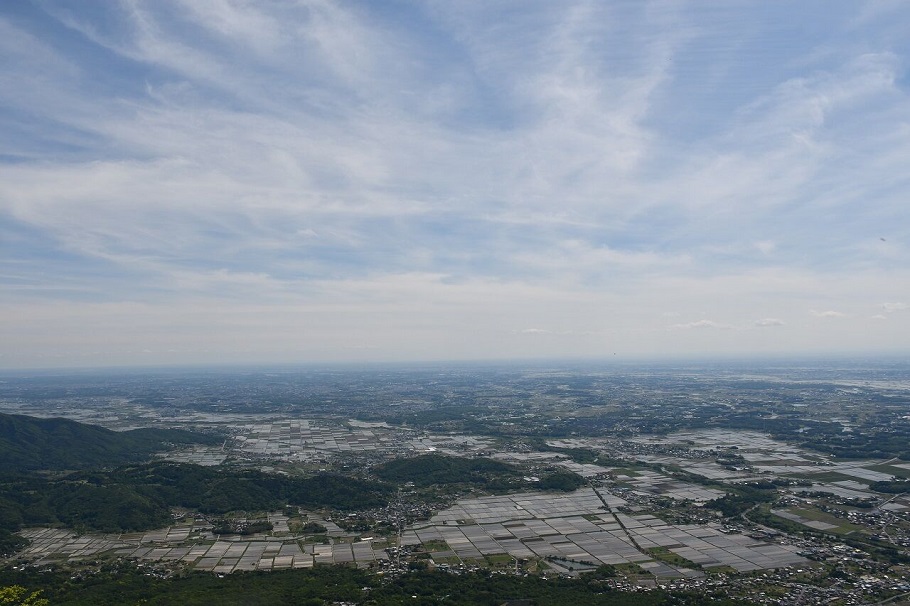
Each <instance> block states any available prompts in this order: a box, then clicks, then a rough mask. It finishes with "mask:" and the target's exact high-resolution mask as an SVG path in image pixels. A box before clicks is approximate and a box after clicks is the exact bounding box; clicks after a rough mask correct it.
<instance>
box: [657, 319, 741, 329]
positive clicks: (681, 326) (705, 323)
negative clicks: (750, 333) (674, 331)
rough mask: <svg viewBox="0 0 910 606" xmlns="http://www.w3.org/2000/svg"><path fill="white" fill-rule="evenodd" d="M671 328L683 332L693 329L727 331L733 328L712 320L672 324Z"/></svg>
mask: <svg viewBox="0 0 910 606" xmlns="http://www.w3.org/2000/svg"><path fill="white" fill-rule="evenodd" d="M672 328H678V329H683V330H689V329H693V328H720V329H724V330H728V329H731V328H733V326H732V325H730V324H724V323H722V322H715V321H714V320H696V321H694V322H686V323H685V324H674V325H673V326H672Z"/></svg>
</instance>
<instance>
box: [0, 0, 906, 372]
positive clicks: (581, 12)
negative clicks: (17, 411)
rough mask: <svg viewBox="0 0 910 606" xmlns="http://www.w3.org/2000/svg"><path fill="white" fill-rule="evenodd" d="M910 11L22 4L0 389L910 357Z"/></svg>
mask: <svg viewBox="0 0 910 606" xmlns="http://www.w3.org/2000/svg"><path fill="white" fill-rule="evenodd" d="M908 69H910V4H908V3H906V2H904V1H903V0H894V1H888V0H875V1H867V2H862V1H859V0H857V1H850V2H831V1H830V0H801V1H800V2H790V1H784V0H756V1H747V0H730V1H724V2H714V1H711V2H708V1H700V2H699V1H691V2H690V1H685V0H667V1H648V0H627V1H615V0H602V1H596V2H576V1H574V0H566V1H561V2H551V1H549V0H547V1H539V2H535V1H532V0H515V1H511V0H503V1H496V2H489V1H476V2H474V1H470V0H465V1H458V2H451V1H450V0H443V1H433V0H427V1H421V2H405V1H398V0H388V1H383V2H355V1H346V2H345V1H343V2H327V1H326V2H323V1H319V0H314V1H308V0H300V1H294V0H275V1H271V2H259V1H256V2H253V1H252V0H250V1H241V0H155V1H140V0H123V1H119V2H118V1H115V0H110V1H105V2H72V1H69V0H67V1H47V2H45V1H38V0H36V1H17V2H3V3H0V368H7V369H15V368H33V367H79V366H91V367H98V366H145V365H162V364H165V365H171V364H173V365H182V364H235V363H238V364H239V363H244V364H245V363H257V364H270V363H291V364H293V363H312V362H316V363H318V362H344V361H355V362H360V361H382V362H393V361H427V360H477V359H480V360H495V359H525V358H542V359H559V358H608V359H638V358H663V357H686V356H707V357H711V356H716V357H724V356H748V355H754V354H760V355H778V354H812V355H814V354H832V353H848V354H849V353H857V354H864V355H865V354H867V353H890V354H897V355H903V354H908V353H910V78H908Z"/></svg>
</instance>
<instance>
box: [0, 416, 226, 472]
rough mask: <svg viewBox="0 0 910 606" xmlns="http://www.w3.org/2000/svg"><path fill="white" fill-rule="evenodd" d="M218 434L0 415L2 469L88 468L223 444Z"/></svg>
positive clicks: (0, 460)
mask: <svg viewBox="0 0 910 606" xmlns="http://www.w3.org/2000/svg"><path fill="white" fill-rule="evenodd" d="M220 440H221V438H220V437H219V436H213V435H207V434H201V433H195V432H190V431H183V430H176V429H135V430H132V431H124V432H117V431H111V430H109V429H105V428H103V427H98V426H97V425H86V424H84V423H78V422H76V421H70V420H68V419H60V418H54V419H39V418H35V417H28V416H25V415H10V414H3V413H0V469H3V470H4V471H6V472H14V471H32V470H38V469H86V468H96V467H107V466H112V465H122V464H124V463H130V462H135V461H141V460H144V459H147V458H148V457H149V456H150V455H151V454H152V453H154V452H156V451H160V450H162V449H164V448H165V446H166V444H167V443H172V444H191V443H196V444H207V443H212V444H214V443H218V442H220Z"/></svg>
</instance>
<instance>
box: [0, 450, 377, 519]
mask: <svg viewBox="0 0 910 606" xmlns="http://www.w3.org/2000/svg"><path fill="white" fill-rule="evenodd" d="M392 492H393V489H392V487H391V486H389V485H386V484H382V483H379V482H373V481H368V480H360V479H356V478H350V477H345V476H338V475H334V474H328V473H321V474H317V475H315V476H312V477H308V478H292V477H287V476H279V475H271V474H265V473H262V472H259V471H251V470H236V469H220V468H219V469H216V468H211V467H201V466H199V465H188V464H178V463H167V462H157V463H146V464H141V465H131V466H125V467H120V468H117V469H114V470H107V471H85V472H76V473H71V474H69V475H66V476H63V477H45V476H37V475H7V476H0V528H3V529H6V530H15V529H17V528H19V527H20V526H22V525H30V524H31V525H41V524H64V525H66V526H70V527H74V528H85V529H91V530H100V531H104V532H126V531H138V530H148V529H151V528H159V527H161V526H165V525H167V524H168V523H170V521H171V515H170V507H186V508H189V509H193V510H196V511H201V512H203V513H209V514H223V513H228V512H230V511H261V510H274V509H279V508H281V507H283V506H284V505H287V504H293V505H301V506H304V507H332V508H335V509H341V510H352V509H363V508H369V507H377V506H381V505H384V504H386V503H387V502H388V500H389V496H390V494H391V493H392Z"/></svg>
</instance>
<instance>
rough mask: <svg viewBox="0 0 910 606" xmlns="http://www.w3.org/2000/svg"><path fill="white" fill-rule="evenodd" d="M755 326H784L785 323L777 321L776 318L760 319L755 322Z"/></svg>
mask: <svg viewBox="0 0 910 606" xmlns="http://www.w3.org/2000/svg"><path fill="white" fill-rule="evenodd" d="M755 325H756V326H760V327H766V326H784V325H785V322H784V321H783V320H778V319H777V318H762V319H761V320H756V321H755Z"/></svg>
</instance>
